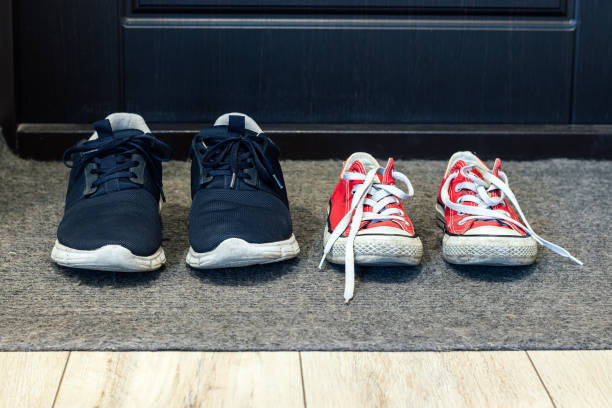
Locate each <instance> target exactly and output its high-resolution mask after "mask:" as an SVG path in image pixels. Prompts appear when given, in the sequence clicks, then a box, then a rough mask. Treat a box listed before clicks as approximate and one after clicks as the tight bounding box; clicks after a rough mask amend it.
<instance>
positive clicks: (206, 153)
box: [51, 113, 299, 272]
mask: <svg viewBox="0 0 612 408" xmlns="http://www.w3.org/2000/svg"><path fill="white" fill-rule="evenodd" d="M94 128H95V132H94V134H93V135H92V136H91V137H90V138H89V139H88V140H86V141H83V142H80V143H79V144H77V145H76V146H73V147H71V148H69V149H68V150H66V152H65V153H64V163H65V164H66V165H67V166H68V167H70V168H71V171H70V177H69V181H68V192H67V194H66V204H65V211H64V217H63V218H62V221H61V223H60V225H59V228H58V231H57V240H56V242H55V245H54V247H53V250H52V252H51V257H52V259H53V260H54V261H55V262H56V263H58V264H59V265H62V266H67V267H72V268H81V269H95V270H105V271H116V272H139V271H152V270H156V269H158V268H160V267H161V266H162V265H163V264H164V263H165V261H166V256H165V254H164V250H163V249H162V224H161V218H160V209H161V204H162V201H165V197H164V193H163V190H162V162H165V161H168V160H170V158H171V155H172V151H171V149H170V147H169V146H168V145H167V144H165V143H164V142H162V141H161V140H159V139H157V138H155V137H154V136H152V135H151V131H150V129H149V127H148V126H147V124H146V123H145V121H144V119H143V118H142V117H141V116H139V115H136V114H129V113H113V114H111V115H109V116H108V117H107V118H106V119H105V120H101V121H98V122H96V123H94ZM279 153H280V151H279V149H278V147H277V146H276V145H275V144H274V143H273V142H272V140H270V138H269V137H268V136H267V135H266V134H265V133H264V132H263V131H262V130H261V128H260V127H259V126H258V125H257V123H255V121H254V120H253V119H251V118H250V117H248V116H246V115H243V114H240V113H229V114H225V115H222V116H220V117H219V118H218V119H217V120H216V121H215V123H214V125H213V126H212V127H210V128H208V129H204V130H202V131H201V132H200V133H198V134H197V135H196V136H195V137H194V139H193V142H192V144H191V149H190V154H191V158H192V165H191V198H192V205H191V212H190V215H189V242H190V248H189V252H188V254H187V259H186V261H187V263H188V264H189V265H190V266H192V267H194V268H202V269H207V268H223V267H237V266H246V265H253V264H262V263H271V262H277V261H282V260H285V259H290V258H293V257H295V256H297V254H298V252H299V246H298V243H297V241H296V240H295V236H294V235H293V226H292V222H291V215H290V213H289V204H288V200H287V191H286V189H285V182H284V179H283V173H282V170H281V166H280V163H279Z"/></svg>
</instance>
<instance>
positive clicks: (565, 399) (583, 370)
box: [528, 350, 612, 408]
mask: <svg viewBox="0 0 612 408" xmlns="http://www.w3.org/2000/svg"><path fill="white" fill-rule="evenodd" d="M528 353H529V356H530V357H531V361H533V364H534V366H535V368H536V370H537V372H538V373H539V374H540V378H542V381H543V382H544V385H545V386H546V388H547V389H548V392H549V393H550V395H551V397H552V399H553V401H554V403H555V405H556V406H557V407H558V408H560V407H612V350H592V351H582V350H578V351H556V350H555V351H529V352H528Z"/></svg>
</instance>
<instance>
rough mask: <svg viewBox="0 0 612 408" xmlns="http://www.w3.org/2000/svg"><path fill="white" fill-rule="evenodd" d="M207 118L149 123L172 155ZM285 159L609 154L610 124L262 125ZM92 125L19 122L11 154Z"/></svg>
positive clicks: (44, 148)
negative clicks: (358, 154) (361, 153)
mask: <svg viewBox="0 0 612 408" xmlns="http://www.w3.org/2000/svg"><path fill="white" fill-rule="evenodd" d="M205 126H207V125H206V124H152V125H151V128H152V130H153V133H154V134H155V135H157V136H159V137H160V138H161V139H162V140H164V141H166V142H167V143H169V144H170V145H171V146H172V147H173V149H174V151H175V153H174V158H175V159H185V158H187V157H188V151H189V145H190V143H191V139H192V137H193V135H194V134H195V133H196V132H197V131H198V130H199V129H201V128H202V127H205ZM263 128H264V129H265V130H266V133H267V134H268V135H270V137H271V138H272V139H273V140H274V141H275V142H276V143H277V144H278V145H279V147H280V148H281V151H282V157H283V158H285V159H344V158H346V157H347V156H348V155H349V154H351V153H353V152H356V151H367V152H370V153H372V154H373V155H375V156H377V157H381V158H385V157H388V156H393V157H395V158H400V159H441V160H444V159H448V158H449V157H450V155H451V154H452V153H454V152H455V151H458V150H471V151H474V152H476V153H477V154H479V155H480V156H481V157H483V158H486V159H490V158H494V157H498V156H499V157H502V158H505V159H515V160H533V159H543V158H554V157H567V158H581V159H585V158H586V159H597V160H602V159H604V160H609V159H612V125H369V124H368V125H366V124H360V125H355V124H353V125H327V124H321V125H312V124H308V125H302V124H286V125H272V124H271V125H264V126H263ZM91 129H92V128H91V125H81V124H47V123H39V124H33V123H22V124H20V125H19V126H18V127H17V136H16V147H15V149H16V152H17V154H19V155H20V156H21V157H25V158H32V159H38V160H58V159H60V158H61V156H62V153H63V151H64V150H65V149H66V148H68V147H69V146H71V145H72V144H74V143H75V142H76V141H78V140H80V139H83V138H86V137H88V136H89V135H90V134H91V132H92V130H91Z"/></svg>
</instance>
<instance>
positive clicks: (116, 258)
mask: <svg viewBox="0 0 612 408" xmlns="http://www.w3.org/2000/svg"><path fill="white" fill-rule="evenodd" d="M51 259H53V261H55V263H57V264H58V265H61V266H67V267H69V268H79V269H93V270H97V271H111V272H148V271H154V270H156V269H159V268H161V267H162V265H163V264H164V263H165V262H166V254H164V250H163V249H162V248H161V247H159V249H158V250H157V251H155V253H154V254H153V255H150V256H138V255H134V254H133V253H132V252H131V251H130V250H129V249H127V248H125V247H122V246H121V245H104V246H103V247H100V248H98V249H94V250H91V251H85V250H80V249H74V248H69V247H67V246H65V245H62V244H60V243H59V241H55V245H54V246H53V250H52V251H51Z"/></svg>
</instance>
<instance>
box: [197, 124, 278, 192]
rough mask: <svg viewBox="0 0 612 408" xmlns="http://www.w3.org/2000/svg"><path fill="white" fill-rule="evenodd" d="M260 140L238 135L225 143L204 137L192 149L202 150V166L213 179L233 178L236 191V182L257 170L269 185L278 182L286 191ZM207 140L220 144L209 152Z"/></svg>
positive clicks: (212, 147) (215, 145) (214, 145)
mask: <svg viewBox="0 0 612 408" xmlns="http://www.w3.org/2000/svg"><path fill="white" fill-rule="evenodd" d="M258 138H261V136H260V135H257V136H254V135H240V134H236V135H235V136H231V137H228V138H224V139H221V140H219V139H216V138H207V137H206V136H200V137H196V138H194V140H193V142H192V148H193V149H198V151H199V152H200V153H201V154H202V165H203V166H204V167H205V168H207V169H210V170H209V171H208V174H209V175H210V176H220V175H229V176H232V180H231V183H230V188H234V185H235V182H236V178H245V177H247V174H246V173H245V172H244V170H246V169H249V168H252V167H255V168H256V169H257V171H258V172H259V174H260V175H262V176H263V178H264V180H266V181H267V182H269V183H272V182H275V183H276V185H277V186H278V188H279V189H281V190H282V189H283V188H284V187H283V185H282V184H281V182H280V180H279V178H278V176H277V175H276V174H275V173H274V170H273V167H272V164H271V163H270V161H269V160H268V159H267V158H266V156H265V154H264V151H263V146H262V145H261V143H260V141H259V140H260V139H258ZM206 139H208V141H210V142H213V143H215V142H216V143H215V144H213V145H212V146H207V147H206V148H205V146H206ZM241 147H243V148H242V149H241Z"/></svg>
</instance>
